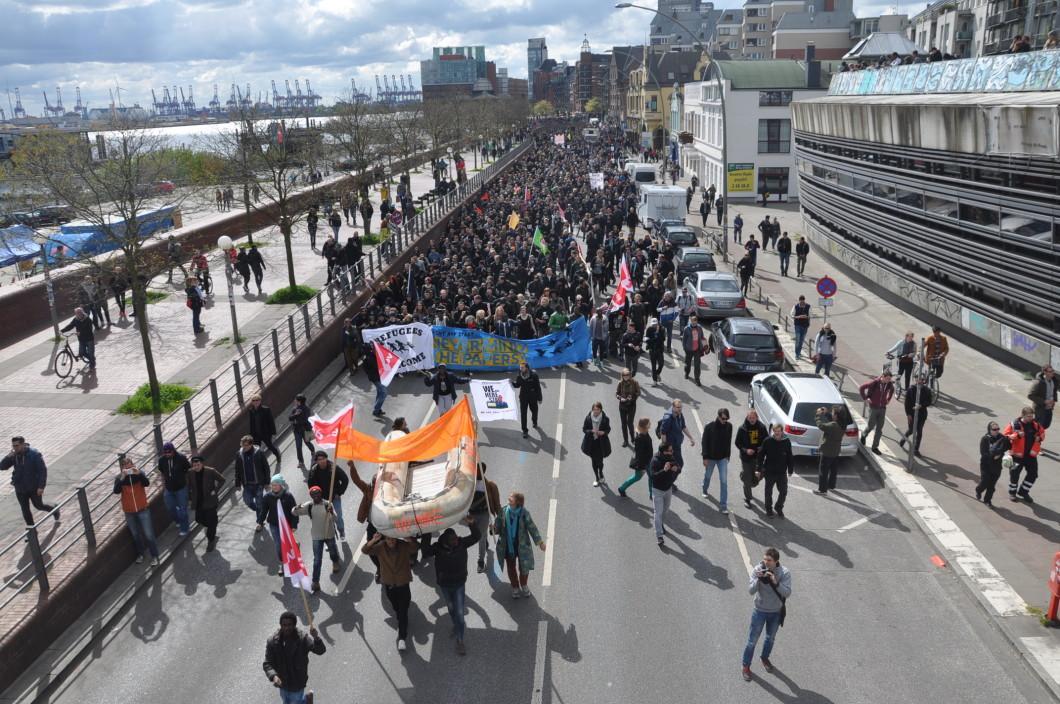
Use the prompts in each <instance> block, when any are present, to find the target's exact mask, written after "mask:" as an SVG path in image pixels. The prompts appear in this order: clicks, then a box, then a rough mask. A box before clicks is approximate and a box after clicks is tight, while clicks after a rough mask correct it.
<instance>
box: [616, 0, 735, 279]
mask: <svg viewBox="0 0 1060 704" xmlns="http://www.w3.org/2000/svg"><path fill="white" fill-rule="evenodd" d="M629 7H634V8H636V9H638V10H644V11H645V12H650V13H652V14H654V15H658V14H659V11H658V10H656V9H655V8H652V7H645V6H644V5H635V4H634V3H631V2H619V3H615V9H616V10H624V9H626V8H629ZM667 19H669V20H670V21H671V22H673V23H674V24H676V25H677V26H678V27H680V28H681V29H683V30H685V31H686V32H688V36H690V37H695V36H696V33H695V32H693V31H692V30H690V29H689V28H688V27H686V26H685V25H683V24H682V23H681V22H679V21H678V20H677V18H675V17H672V16H669V15H668V16H667ZM692 48H693V49H696V48H698V49H700V50H702V48H703V45H702V44H700V43H699V42H698V41H697V42H694V43H693V44H692ZM660 63H661V62H660ZM714 80H715V81H716V82H717V84H718V101H719V103H720V106H721V203H722V209H723V210H722V224H721V238H722V244H723V245H724V246H723V247H722V248H721V253H722V256H723V257H724V258H725V261H728V260H729V154H728V152H729V122H728V120H727V119H726V114H725V85H724V84H723V83H722V82H721V71H715V73H714Z"/></svg>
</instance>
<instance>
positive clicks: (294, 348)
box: [287, 314, 298, 354]
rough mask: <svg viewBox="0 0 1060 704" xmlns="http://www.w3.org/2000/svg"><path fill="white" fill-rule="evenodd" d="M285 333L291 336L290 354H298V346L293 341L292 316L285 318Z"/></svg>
mask: <svg viewBox="0 0 1060 704" xmlns="http://www.w3.org/2000/svg"><path fill="white" fill-rule="evenodd" d="M287 331H288V332H289V333H290V334H291V354H297V353H298V345H297V343H296V342H295V340H294V315H293V314H292V315H288V316H287Z"/></svg>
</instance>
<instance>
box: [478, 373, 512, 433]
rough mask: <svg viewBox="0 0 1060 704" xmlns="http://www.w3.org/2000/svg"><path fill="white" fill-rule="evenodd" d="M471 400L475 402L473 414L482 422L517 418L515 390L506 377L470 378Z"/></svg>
mask: <svg viewBox="0 0 1060 704" xmlns="http://www.w3.org/2000/svg"><path fill="white" fill-rule="evenodd" d="M470 386H471V400H472V402H474V404H475V415H477V416H478V419H479V421H480V422H482V423H489V422H490V421H495V420H519V409H518V408H517V406H516V403H515V399H516V396H515V390H514V389H513V388H512V382H510V381H508V380H507V379H502V380H500V381H485V380H481V379H472V380H471V383H470Z"/></svg>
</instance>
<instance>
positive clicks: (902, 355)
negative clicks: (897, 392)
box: [886, 332, 916, 390]
mask: <svg viewBox="0 0 1060 704" xmlns="http://www.w3.org/2000/svg"><path fill="white" fill-rule="evenodd" d="M886 354H887V359H894V358H895V357H897V358H898V376H904V377H905V383H904V384H901V385H899V387H898V388H899V389H902V390H905V389H907V388H909V384H910V381H911V378H912V376H913V367H914V365H915V364H916V339H915V338H914V337H913V333H911V332H907V333H906V334H905V337H904V338H902V339H901V340H899V341H898V342H896V343H894V346H893V347H891V349H889V350H887V352H886ZM888 366H890V365H888Z"/></svg>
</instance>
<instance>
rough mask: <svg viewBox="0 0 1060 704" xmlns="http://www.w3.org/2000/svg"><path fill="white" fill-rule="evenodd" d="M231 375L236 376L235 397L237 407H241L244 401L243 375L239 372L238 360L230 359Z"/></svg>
mask: <svg viewBox="0 0 1060 704" xmlns="http://www.w3.org/2000/svg"><path fill="white" fill-rule="evenodd" d="M232 375H233V376H234V377H235V378H236V398H237V399H238V400H239V407H240V408H242V407H243V406H244V405H245V404H246V402H245V401H244V400H243V377H242V376H241V375H240V373H239V360H238V359H233V360H232Z"/></svg>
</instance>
